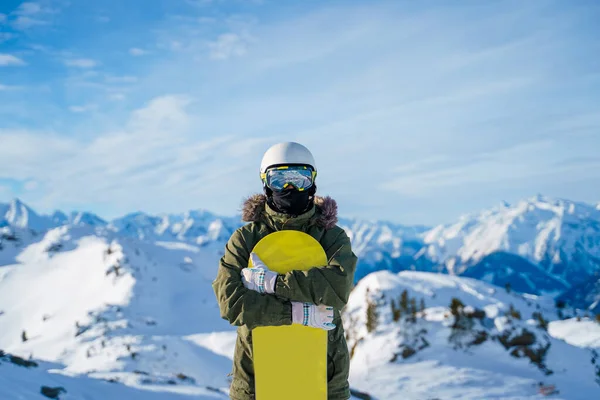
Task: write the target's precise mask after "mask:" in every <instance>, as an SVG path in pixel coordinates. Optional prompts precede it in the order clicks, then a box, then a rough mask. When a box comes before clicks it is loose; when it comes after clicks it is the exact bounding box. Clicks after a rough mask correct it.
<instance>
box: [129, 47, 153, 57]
mask: <svg viewBox="0 0 600 400" xmlns="http://www.w3.org/2000/svg"><path fill="white" fill-rule="evenodd" d="M129 54H131V55H132V56H144V55H146V54H150V52H149V51H148V50H144V49H140V48H139V47H132V48H131V49H129Z"/></svg>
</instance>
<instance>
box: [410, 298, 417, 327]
mask: <svg viewBox="0 0 600 400" xmlns="http://www.w3.org/2000/svg"><path fill="white" fill-rule="evenodd" d="M410 319H411V321H412V322H413V323H414V322H417V300H416V299H415V298H414V297H413V298H411V299H410Z"/></svg>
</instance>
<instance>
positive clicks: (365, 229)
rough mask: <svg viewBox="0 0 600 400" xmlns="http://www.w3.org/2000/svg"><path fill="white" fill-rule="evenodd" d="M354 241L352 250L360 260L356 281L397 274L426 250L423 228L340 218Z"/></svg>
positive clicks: (341, 223) (343, 226) (424, 230)
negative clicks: (376, 274) (377, 273)
mask: <svg viewBox="0 0 600 400" xmlns="http://www.w3.org/2000/svg"><path fill="white" fill-rule="evenodd" d="M339 225H340V226H341V227H342V228H344V230H345V231H346V232H347V233H348V236H349V237H350V240H351V241H352V250H353V251H354V253H355V254H356V255H357V257H358V259H359V265H358V268H357V271H356V274H355V278H356V280H357V281H358V280H360V279H361V278H363V277H364V276H366V275H368V274H369V273H371V272H373V271H379V270H382V269H385V270H389V271H393V272H398V271H401V270H404V269H407V268H410V266H411V265H412V264H413V260H414V257H415V255H417V253H418V252H419V251H420V250H421V248H422V247H423V241H422V238H421V236H422V234H423V233H424V232H426V231H427V228H426V227H423V226H404V225H398V224H391V223H388V222H381V221H363V220H357V219H345V218H341V219H340V221H339Z"/></svg>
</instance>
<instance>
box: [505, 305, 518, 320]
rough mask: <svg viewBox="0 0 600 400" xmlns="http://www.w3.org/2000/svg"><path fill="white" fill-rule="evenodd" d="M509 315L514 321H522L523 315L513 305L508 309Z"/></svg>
mask: <svg viewBox="0 0 600 400" xmlns="http://www.w3.org/2000/svg"><path fill="white" fill-rule="evenodd" d="M508 315H510V316H511V317H513V318H514V319H521V313H520V312H519V310H517V309H516V308H515V307H514V306H513V305H512V304H511V305H510V308H509V309H508Z"/></svg>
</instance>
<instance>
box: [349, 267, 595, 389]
mask: <svg viewBox="0 0 600 400" xmlns="http://www.w3.org/2000/svg"><path fill="white" fill-rule="evenodd" d="M404 290H406V291H407V293H408V295H409V296H410V297H415V298H417V299H421V298H422V299H424V302H425V304H426V309H425V311H424V313H423V314H421V313H418V318H417V322H416V323H415V324H409V323H407V322H406V321H400V322H394V321H393V320H392V318H391V311H390V305H389V300H390V299H398V298H399V295H400V293H402V292H403V291H404ZM381 295H383V296H384V297H383V298H384V299H387V300H386V301H387V302H386V303H385V305H383V306H380V307H379V310H380V311H379V317H378V321H379V326H378V327H377V330H376V331H374V332H367V330H366V326H365V322H366V307H367V306H366V305H367V299H371V301H373V299H376V298H379V299H380V301H381V297H380V296H381ZM452 298H458V299H460V300H461V301H462V302H463V303H464V304H465V305H467V307H466V308H465V309H467V310H468V309H470V310H471V311H473V310H475V309H482V310H484V311H485V314H486V319H485V320H484V322H483V323H482V324H480V325H479V328H478V329H482V330H485V331H486V332H488V334H489V335H497V334H501V333H502V332H511V331H512V330H513V329H515V328H517V331H515V332H518V329H523V328H525V329H527V330H529V331H530V332H533V333H534V334H535V337H536V338H537V340H538V341H539V343H540V346H543V345H544V344H545V343H549V344H550V348H549V351H548V354H547V356H546V358H545V363H546V365H547V367H548V368H549V369H551V370H552V371H553V373H552V374H551V375H546V374H545V373H544V372H543V371H542V370H540V369H539V368H538V367H537V366H535V365H533V364H531V363H530V362H529V361H528V360H527V359H519V358H515V357H513V356H511V355H510V354H509V351H508V350H506V349H505V348H504V347H503V346H502V345H500V343H499V342H497V341H496V340H489V339H488V340H487V341H485V342H484V343H483V344H481V345H471V346H463V347H458V348H457V347H454V345H452V344H451V339H450V335H451V321H452V317H451V316H450V311H449V309H448V306H449V304H450V301H451V299H452ZM552 303H553V302H552V299H548V298H543V297H538V296H531V295H528V296H522V295H518V294H515V293H507V292H506V291H505V290H504V289H500V288H497V287H493V286H491V285H488V284H486V283H483V282H480V281H476V280H472V279H467V278H460V277H453V276H447V275H439V274H431V273H424V272H413V271H403V272H400V273H398V274H392V273H390V272H387V271H380V272H376V273H373V274H371V275H369V276H367V277H366V278H365V279H363V280H362V281H360V282H359V283H358V285H357V286H356V288H355V289H354V291H353V292H352V294H351V296H350V299H349V304H348V309H347V313H346V315H345V323H346V326H347V329H348V332H349V335H350V337H349V346H350V347H354V356H353V358H352V366H351V376H350V380H351V383H352V385H353V386H354V387H355V388H357V389H359V390H361V391H364V392H368V393H370V394H371V395H374V396H375V397H376V398H382V399H390V400H394V399H406V398H408V399H425V398H427V399H429V398H439V399H452V398H456V399H541V398H543V397H542V396H541V395H540V394H539V386H538V385H539V382H543V384H544V385H555V386H556V388H557V389H558V390H559V391H560V394H559V395H555V396H553V398H557V399H559V398H560V399H581V400H583V399H591V398H598V397H599V396H600V386H599V385H598V384H597V383H596V382H595V373H596V372H595V369H594V368H595V366H594V365H593V364H592V362H591V360H592V358H593V355H592V354H591V353H590V351H589V350H587V349H583V348H580V347H576V346H573V345H571V344H569V343H573V344H574V342H575V341H580V342H581V341H583V340H584V339H583V338H584V337H585V338H587V340H590V339H591V338H592V337H596V338H597V337H598V336H597V332H598V331H600V325H598V326H596V327H592V326H591V325H590V326H588V328H589V331H588V332H587V333H581V335H582V337H581V338H578V337H577V335H575V334H574V333H575V332H573V331H571V330H566V329H563V330H562V331H561V332H562V335H564V337H567V338H569V339H568V340H567V342H565V341H563V340H562V339H563V337H559V336H560V335H558V334H557V333H556V332H558V331H559V329H557V327H558V326H559V325H556V326H554V324H561V323H563V321H555V322H551V324H550V327H551V328H550V332H549V335H548V334H546V333H545V331H543V330H542V329H541V328H538V327H537V326H536V323H535V322H534V321H533V320H531V319H530V316H531V315H532V314H533V313H534V312H540V313H542V314H543V315H544V317H545V318H547V319H553V318H554V319H555V318H556V310H555V309H554V307H553V305H552ZM396 304H398V303H396ZM511 307H512V308H513V309H515V310H516V311H518V312H519V313H520V314H521V315H522V320H515V319H514V318H509V317H507V316H505V315H506V314H507V313H508V311H509V309H510V308H511ZM588 322H591V321H588ZM490 323H491V324H490ZM553 336H554V337H553ZM420 337H422V338H424V339H425V340H426V342H427V346H426V347H425V348H423V349H421V350H419V351H417V353H416V354H415V355H413V356H411V357H409V358H407V359H403V358H402V357H398V356H396V359H395V360H394V361H392V359H393V358H394V354H396V355H398V352H399V351H401V349H402V348H403V347H402V346H403V345H406V344H407V343H413V344H414V343H416V344H418V343H421V342H419V340H420V339H419V340H416V341H415V338H420Z"/></svg>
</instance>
